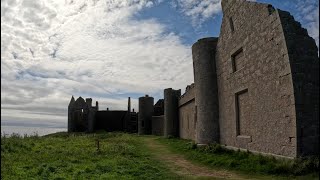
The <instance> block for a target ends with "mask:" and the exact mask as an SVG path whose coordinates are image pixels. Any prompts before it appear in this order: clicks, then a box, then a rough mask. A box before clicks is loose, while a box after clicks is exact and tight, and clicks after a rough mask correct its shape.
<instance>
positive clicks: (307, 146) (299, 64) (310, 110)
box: [278, 10, 319, 156]
mask: <svg viewBox="0 0 320 180" xmlns="http://www.w3.org/2000/svg"><path fill="white" fill-rule="evenodd" d="M278 13H279V16H280V20H281V24H282V29H283V33H284V37H285V41H286V46H287V54H286V55H285V56H284V57H285V58H286V59H288V61H289V63H290V68H291V74H287V75H288V76H291V78H292V82H293V88H294V104H295V110H296V133H297V135H296V141H297V155H298V156H304V155H314V154H318V153H319V58H318V48H317V46H316V43H315V40H314V39H313V38H311V37H310V36H309V35H308V32H307V30H306V29H304V28H302V27H301V24H300V23H299V22H297V21H295V20H294V18H293V16H291V15H290V14H289V13H288V12H285V11H281V10H278Z"/></svg>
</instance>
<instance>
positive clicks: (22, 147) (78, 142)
mask: <svg viewBox="0 0 320 180" xmlns="http://www.w3.org/2000/svg"><path fill="white" fill-rule="evenodd" d="M96 140H99V142H100V143H99V144H100V148H99V150H97V145H96ZM176 178H179V177H177V175H175V174H173V173H171V172H170V171H169V170H168V169H167V167H166V166H164V164H162V163H161V162H158V161H156V160H154V159H153V158H152V156H151V153H150V151H149V150H148V148H147V147H146V146H145V144H144V143H143V141H141V139H140V138H139V137H138V136H136V135H130V134H124V133H98V134H84V133H75V134H67V133H56V134H53V135H48V136H44V137H39V136H36V135H35V136H30V137H27V136H25V137H20V136H18V135H13V136H12V137H5V136H2V137H1V179H3V180H5V179H10V180H12V179H176Z"/></svg>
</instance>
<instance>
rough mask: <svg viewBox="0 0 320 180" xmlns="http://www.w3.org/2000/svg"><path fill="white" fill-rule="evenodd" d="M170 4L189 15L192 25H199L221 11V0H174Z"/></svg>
mask: <svg viewBox="0 0 320 180" xmlns="http://www.w3.org/2000/svg"><path fill="white" fill-rule="evenodd" d="M171 4H172V7H174V8H176V9H178V10H180V11H181V12H182V13H183V14H185V15H186V16H188V17H190V18H191V21H192V25H193V26H200V25H201V24H202V23H203V22H204V21H206V20H208V19H210V18H214V16H216V15H218V14H219V13H220V12H221V0H202V1H198V0H175V1H172V3H171Z"/></svg>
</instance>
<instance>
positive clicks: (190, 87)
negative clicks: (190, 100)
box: [179, 83, 194, 99]
mask: <svg viewBox="0 0 320 180" xmlns="http://www.w3.org/2000/svg"><path fill="white" fill-rule="evenodd" d="M193 88H194V83H192V84H190V85H187V87H186V91H185V92H184V94H183V95H181V96H180V98H179V99H181V98H183V97H184V96H185V95H186V94H187V93H188V92H189V91H190V90H191V89H193Z"/></svg>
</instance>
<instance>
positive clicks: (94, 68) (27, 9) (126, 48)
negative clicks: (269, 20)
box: [1, 0, 319, 127]
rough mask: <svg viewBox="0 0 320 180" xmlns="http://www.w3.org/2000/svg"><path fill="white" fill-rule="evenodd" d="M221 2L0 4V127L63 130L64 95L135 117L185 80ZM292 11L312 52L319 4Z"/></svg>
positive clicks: (4, 0) (300, 1) (7, 0)
mask: <svg viewBox="0 0 320 180" xmlns="http://www.w3.org/2000/svg"><path fill="white" fill-rule="evenodd" d="M220 1H221V0H201V1H200V0H153V1H152V0H1V125H19V126H40V127H43V126H46V127H67V106H68V103H69V101H70V98H71V95H74V96H75V98H77V97H78V96H82V97H84V98H86V97H91V98H93V101H94V102H95V101H96V100H98V101H99V105H100V109H106V108H107V107H109V109H111V110H112V109H123V110H125V109H126V106H127V97H129V96H130V97H131V98H132V103H133V104H132V106H133V108H135V109H137V104H138V101H137V99H138V97H140V96H143V95H145V94H149V95H151V96H153V97H154V98H155V101H157V100H158V99H159V98H162V97H163V89H164V88H168V87H172V88H174V89H182V92H184V89H185V87H186V85H188V84H191V83H192V82H193V72H192V58H191V45H192V44H193V43H194V42H195V41H196V40H197V39H199V38H202V37H207V36H218V35H219V31H220V24H221V19H222V14H221V5H220ZM257 2H264V3H270V4H273V5H274V6H275V7H276V8H280V9H282V10H286V11H289V12H291V14H292V15H293V16H294V17H295V19H296V20H298V21H300V22H301V23H302V25H303V27H305V28H306V29H308V32H309V34H310V35H311V36H312V37H313V38H314V39H315V40H316V42H317V44H319V35H318V34H319V14H318V10H319V3H318V1H317V0H281V1H277V0H257Z"/></svg>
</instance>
